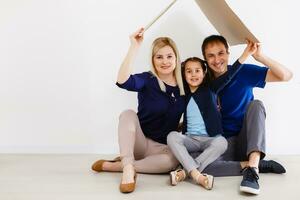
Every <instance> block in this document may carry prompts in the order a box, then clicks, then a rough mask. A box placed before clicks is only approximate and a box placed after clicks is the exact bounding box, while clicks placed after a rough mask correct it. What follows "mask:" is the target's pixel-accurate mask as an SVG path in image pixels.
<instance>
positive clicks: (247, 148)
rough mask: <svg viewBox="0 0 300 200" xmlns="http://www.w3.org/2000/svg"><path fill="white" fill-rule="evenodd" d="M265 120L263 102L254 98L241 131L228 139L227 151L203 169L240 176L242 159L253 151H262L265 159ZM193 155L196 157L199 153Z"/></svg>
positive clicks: (215, 173)
mask: <svg viewBox="0 0 300 200" xmlns="http://www.w3.org/2000/svg"><path fill="white" fill-rule="evenodd" d="M265 120H266V111H265V107H264V105H263V103H262V102H261V101H259V100H253V101H252V102H251V103H249V105H248V107H247V111H246V114H245V117H244V121H243V126H242V129H241V131H240V133H239V134H238V135H237V136H234V137H230V138H228V139H227V142H228V148H227V150H226V152H225V153H224V154H223V155H222V156H221V157H219V158H218V159H217V160H216V161H214V162H212V163H211V164H210V165H208V166H207V167H206V168H205V169H204V170H203V171H204V172H205V173H208V174H211V175H213V176H239V175H241V170H242V169H241V165H240V161H247V160H248V156H249V154H250V153H251V152H253V151H259V152H261V157H260V159H263V158H264V157H265V152H266V145H265V144H266V141H265V135H266V133H265ZM198 154H199V153H198ZM193 156H194V157H196V156H197V153H195V154H194V155H193Z"/></svg>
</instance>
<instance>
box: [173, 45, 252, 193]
mask: <svg viewBox="0 0 300 200" xmlns="http://www.w3.org/2000/svg"><path fill="white" fill-rule="evenodd" d="M253 53H254V47H253V45H252V44H250V43H248V45H247V47H246V49H245V50H244V52H243V54H242V55H241V57H240V58H239V59H238V60H237V61H236V62H235V63H234V64H233V66H232V67H231V68H230V69H228V71H227V72H226V73H225V74H223V75H222V76H220V77H218V78H217V79H215V80H213V81H211V82H210V83H209V82H208V77H205V75H206V72H207V66H206V63H205V61H203V60H201V59H200V58H197V57H192V58H188V59H187V60H186V61H185V62H183V64H182V75H183V78H184V79H185V86H186V93H187V97H186V111H185V113H184V121H183V134H181V133H178V132H176V131H173V132H171V133H170V134H169V135H168V138H167V142H168V145H169V147H170V149H171V150H172V152H173V154H174V155H175V157H176V158H177V159H178V161H179V162H180V163H181V164H182V165H183V167H184V169H185V170H186V171H187V172H188V174H189V175H190V176H191V177H192V178H193V180H194V181H195V182H196V183H197V184H200V185H201V186H203V187H204V188H206V189H208V190H210V189H212V188H213V181H214V177H213V176H211V175H208V174H201V172H202V171H203V170H204V169H205V167H206V166H208V165H209V164H210V163H212V162H213V161H215V160H216V159H217V158H218V157H219V156H220V155H222V154H223V153H224V152H225V151H226V149H227V140H226V139H225V138H224V137H223V136H222V134H223V130H222V122H221V115H220V113H219V110H218V107H217V98H216V96H217V94H218V93H219V92H220V91H221V90H222V89H223V88H224V87H225V86H226V85H227V84H228V83H229V82H230V81H231V79H232V78H233V77H234V76H235V75H236V74H237V73H238V71H239V70H240V69H241V67H242V63H243V62H244V61H245V60H246V59H247V57H248V56H250V55H252V54H253ZM219 63H220V65H221V64H222V60H220V61H219ZM196 152H201V154H200V155H198V157H196V158H195V159H194V158H193V157H192V156H191V155H190V153H196ZM185 177H186V174H185V171H184V170H182V169H179V170H176V171H172V172H171V173H170V180H171V185H177V183H178V182H180V181H183V180H184V179H185Z"/></svg>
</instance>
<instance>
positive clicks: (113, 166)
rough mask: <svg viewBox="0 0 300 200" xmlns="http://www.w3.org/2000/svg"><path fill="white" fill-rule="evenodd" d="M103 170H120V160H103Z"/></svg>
mask: <svg viewBox="0 0 300 200" xmlns="http://www.w3.org/2000/svg"><path fill="white" fill-rule="evenodd" d="M102 168H103V171H109V172H122V164H121V161H118V162H109V161H107V162H104V163H103V166H102Z"/></svg>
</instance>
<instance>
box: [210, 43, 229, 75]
mask: <svg viewBox="0 0 300 200" xmlns="http://www.w3.org/2000/svg"><path fill="white" fill-rule="evenodd" d="M205 59H206V62H207V64H208V66H209V67H210V68H211V69H212V70H213V72H214V76H215V77H219V76H221V75H222V74H224V73H225V72H226V71H227V65H228V59H229V53H228V51H227V50H226V48H225V46H224V44H222V43H221V42H214V43H210V44H208V45H207V46H206V47H205Z"/></svg>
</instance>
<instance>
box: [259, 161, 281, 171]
mask: <svg viewBox="0 0 300 200" xmlns="http://www.w3.org/2000/svg"><path fill="white" fill-rule="evenodd" d="M258 169H259V173H275V174H284V173H285V172H286V171H285V169H284V167H283V166H282V165H281V164H279V163H278V162H276V161H274V160H260V161H259V165H258Z"/></svg>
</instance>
